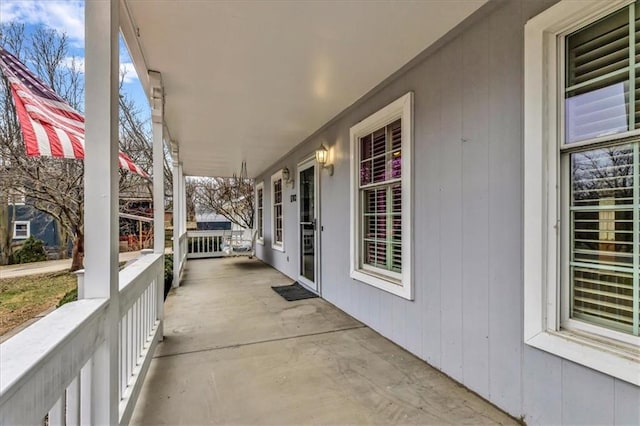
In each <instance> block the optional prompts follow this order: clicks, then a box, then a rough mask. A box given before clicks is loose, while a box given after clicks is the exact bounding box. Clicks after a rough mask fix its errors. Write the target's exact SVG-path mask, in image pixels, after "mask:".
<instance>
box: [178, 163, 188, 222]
mask: <svg viewBox="0 0 640 426" xmlns="http://www.w3.org/2000/svg"><path fill="white" fill-rule="evenodd" d="M180 177H181V178H182V179H181V181H182V199H181V200H182V233H183V234H184V233H185V232H187V178H186V177H185V175H184V167H183V165H182V163H180Z"/></svg>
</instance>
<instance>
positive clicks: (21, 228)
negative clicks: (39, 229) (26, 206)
mask: <svg viewBox="0 0 640 426" xmlns="http://www.w3.org/2000/svg"><path fill="white" fill-rule="evenodd" d="M30 236H31V222H30V221H28V220H16V221H15V222H13V239H14V240H26V239H27V238H29V237H30Z"/></svg>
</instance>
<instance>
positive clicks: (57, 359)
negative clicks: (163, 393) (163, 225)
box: [0, 254, 164, 426]
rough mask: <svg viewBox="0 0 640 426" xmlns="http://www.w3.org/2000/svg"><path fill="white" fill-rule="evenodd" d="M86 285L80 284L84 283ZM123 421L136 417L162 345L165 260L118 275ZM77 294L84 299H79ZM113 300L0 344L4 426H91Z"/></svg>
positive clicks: (91, 302)
mask: <svg viewBox="0 0 640 426" xmlns="http://www.w3.org/2000/svg"><path fill="white" fill-rule="evenodd" d="M79 281H81V280H79ZM119 282H120V284H119V292H120V297H119V300H120V302H119V312H120V315H119V318H120V319H119V324H118V329H119V334H118V339H117V345H118V365H119V370H118V371H119V386H118V391H119V392H118V395H119V398H118V404H119V407H118V409H119V423H120V424H127V423H128V422H129V420H130V419H131V415H132V413H133V409H134V407H135V403H136V400H137V398H138V395H139V393H140V389H141V387H142V383H143V381H144V378H145V375H146V373H147V370H148V367H149V364H150V362H151V358H152V356H153V352H154V350H155V346H156V344H157V342H158V341H159V340H160V339H162V318H163V302H164V293H163V290H164V259H163V255H161V254H146V255H143V256H141V257H140V258H139V259H138V260H137V261H136V262H134V263H133V264H131V265H129V266H128V267H126V268H125V269H124V270H122V271H120V273H119ZM81 293H82V292H81V291H79V298H80V297H81ZM108 304H109V300H108V299H103V298H101V299H81V300H78V301H76V302H71V303H67V304H66V305H64V306H62V307H61V308H59V309H56V310H55V311H53V312H52V313H51V314H49V315H47V316H46V317H44V318H43V319H41V320H40V321H38V322H36V323H35V324H33V325H31V326H30V327H28V328H26V329H25V330H23V331H22V332H20V333H18V334H17V335H15V336H14V337H12V338H11V339H9V340H7V341H6V342H5V343H3V344H2V345H0V358H1V359H2V374H0V425H16V424H43V422H44V418H45V416H47V415H48V424H49V425H50V426H54V425H78V424H90V423H92V421H91V419H92V416H91V412H92V410H94V409H95V408H96V407H98V406H100V405H101V404H103V403H104V402H103V399H102V398H101V395H99V394H96V392H94V391H92V388H95V387H94V386H92V381H93V380H95V379H94V376H95V377H100V376H99V375H94V374H93V371H92V370H93V368H94V367H93V366H94V364H96V361H97V365H100V362H103V361H104V360H96V357H97V354H98V348H100V347H101V345H103V344H105V343H106V341H105V335H106V330H107V328H108V327H109V324H108V316H107V307H108Z"/></svg>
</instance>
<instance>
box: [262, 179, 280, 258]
mask: <svg viewBox="0 0 640 426" xmlns="http://www.w3.org/2000/svg"><path fill="white" fill-rule="evenodd" d="M278 179H281V180H282V203H281V204H282V242H280V243H276V215H275V214H274V207H275V201H276V194H275V191H274V189H273V184H274V183H275V181H277V180H278ZM263 226H264V222H263ZM271 248H272V249H274V250H278V251H282V252H284V179H282V170H278V171H277V172H276V173H274V174H273V175H272V176H271Z"/></svg>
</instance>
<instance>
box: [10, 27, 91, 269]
mask: <svg viewBox="0 0 640 426" xmlns="http://www.w3.org/2000/svg"><path fill="white" fill-rule="evenodd" d="M0 34H1V36H2V37H1V40H0V42H1V43H2V45H3V46H4V47H5V48H7V49H9V50H11V51H12V52H14V54H15V55H16V56H17V57H18V58H19V59H21V60H22V61H23V62H25V63H29V64H32V65H33V67H34V68H35V69H36V74H38V75H39V76H40V77H41V78H42V79H43V80H44V81H45V82H46V83H47V84H48V85H49V86H50V87H51V88H52V89H53V90H54V91H56V92H57V93H59V94H61V95H62V96H64V97H65V99H66V100H67V101H68V102H69V104H70V105H71V106H73V107H75V108H76V109H80V106H81V103H82V99H81V97H80V95H79V94H80V93H82V88H81V78H80V69H79V67H77V66H74V65H73V64H71V65H69V64H67V62H66V58H67V56H68V50H69V46H68V40H67V38H66V36H65V35H64V34H60V33H58V32H56V31H54V30H51V29H47V28H44V27H39V28H37V29H36V30H35V31H34V32H33V33H32V34H30V35H27V34H26V32H25V31H24V25H22V24H17V23H9V24H5V25H3V26H2V29H1V30H0ZM0 100H1V102H2V105H3V110H2V112H1V116H2V118H0V152H1V155H2V160H3V161H2V162H3V167H2V177H3V179H2V183H1V184H0V186H1V187H2V189H1V191H3V192H5V193H9V192H10V191H13V192H14V193H19V194H22V195H24V196H26V197H28V199H29V204H30V205H32V206H33V207H34V208H35V209H37V210H39V211H42V212H45V213H48V214H49V215H50V216H51V217H53V218H54V219H55V220H56V222H57V223H58V226H59V228H58V229H59V232H60V243H61V244H60V246H61V252H62V253H64V251H65V250H64V248H65V247H66V245H67V244H68V242H69V241H70V240H71V239H73V251H72V253H73V261H72V269H74V270H75V269H79V268H81V267H82V254H83V251H84V241H83V223H84V220H83V209H82V206H83V202H84V192H83V185H82V183H83V182H82V178H83V176H84V164H83V163H82V162H80V161H75V160H68V159H51V158H43V157H40V158H28V157H27V156H26V154H25V150H24V144H23V141H22V135H21V133H20V131H19V125H18V123H17V119H16V113H15V106H14V104H13V100H12V97H11V94H10V90H9V85H8V81H7V80H6V78H5V77H4V76H3V77H2V83H1V84H0ZM4 249H5V255H4V257H6V254H7V251H6V250H7V248H6V247H5V248H4Z"/></svg>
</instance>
